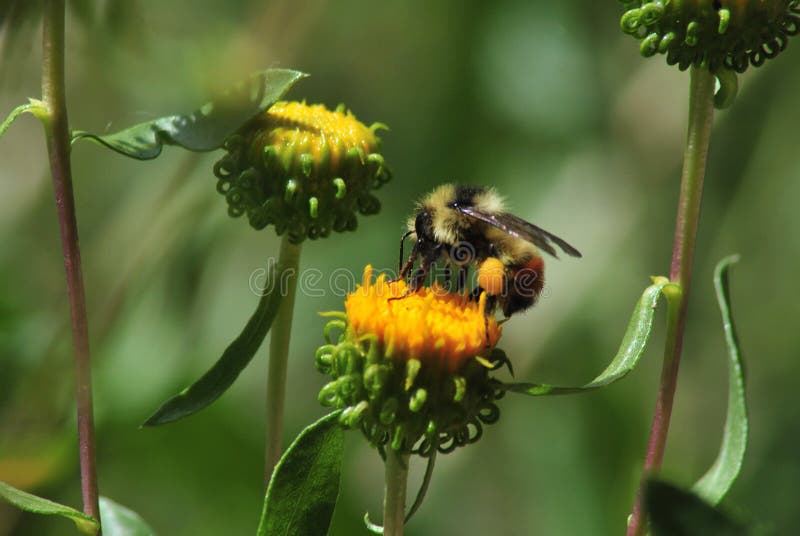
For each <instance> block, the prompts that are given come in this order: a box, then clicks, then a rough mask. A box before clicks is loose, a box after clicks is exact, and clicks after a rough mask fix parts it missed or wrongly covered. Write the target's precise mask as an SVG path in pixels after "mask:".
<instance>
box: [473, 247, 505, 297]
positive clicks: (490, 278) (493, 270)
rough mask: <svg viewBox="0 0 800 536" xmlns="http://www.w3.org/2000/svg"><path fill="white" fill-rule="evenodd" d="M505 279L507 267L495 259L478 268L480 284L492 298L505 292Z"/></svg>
mask: <svg viewBox="0 0 800 536" xmlns="http://www.w3.org/2000/svg"><path fill="white" fill-rule="evenodd" d="M505 277H506V267H505V266H503V263H502V262H500V259H497V258H495V257H489V258H488V259H486V260H485V261H483V263H481V265H480V267H479V268H478V284H479V285H480V286H481V288H482V289H484V290H485V291H486V293H487V294H488V295H490V296H497V295H498V294H501V293H502V292H503V287H504V286H505Z"/></svg>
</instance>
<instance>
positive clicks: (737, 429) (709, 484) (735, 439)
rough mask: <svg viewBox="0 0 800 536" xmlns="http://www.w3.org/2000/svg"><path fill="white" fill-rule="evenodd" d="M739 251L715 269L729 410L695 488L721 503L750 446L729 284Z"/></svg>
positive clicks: (741, 369)
mask: <svg viewBox="0 0 800 536" xmlns="http://www.w3.org/2000/svg"><path fill="white" fill-rule="evenodd" d="M738 260H739V257H738V255H733V256H730V257H727V258H725V259H722V260H721V261H720V262H719V264H717V267H716V268H715V269H714V288H715V289H716V292H717V302H718V303H719V308H720V311H721V312H722V326H723V328H724V330H725V343H726V345H727V347H728V414H727V417H726V418H725V428H724V431H723V434H722V445H721V446H720V449H719V454H718V455H717V459H716V460H715V461H714V464H713V465H712V466H711V468H710V469H709V470H708V472H706V474H705V475H703V477H702V478H701V479H700V480H698V481H697V483H696V484H695V485H694V487H693V488H692V491H694V492H695V493H697V494H698V495H699V496H701V497H702V498H704V499H705V500H706V501H708V502H710V503H711V504H718V503H719V502H720V501H721V500H722V498H723V497H724V496H725V494H726V493H727V492H728V490H729V489H730V487H731V486H732V485H733V482H734V481H735V480H736V477H737V476H738V475H739V469H740V468H741V467H742V462H743V461H744V453H745V450H746V449H747V430H748V420H747V403H746V398H745V386H744V380H745V379H744V362H743V360H742V355H741V353H740V352H739V338H738V336H737V334H736V326H735V325H734V323H733V313H732V312H731V299H730V291H729V286H728V269H729V268H730V266H731V264H733V263H735V262H738Z"/></svg>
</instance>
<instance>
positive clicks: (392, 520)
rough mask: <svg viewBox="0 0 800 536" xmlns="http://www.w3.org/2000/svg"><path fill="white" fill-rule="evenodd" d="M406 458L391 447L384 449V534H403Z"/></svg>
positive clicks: (389, 535) (406, 475) (394, 535)
mask: <svg viewBox="0 0 800 536" xmlns="http://www.w3.org/2000/svg"><path fill="white" fill-rule="evenodd" d="M408 460H409V457H408V455H404V454H400V453H398V452H396V451H395V450H394V449H392V448H391V447H390V448H388V449H386V468H385V479H386V487H385V491H384V496H383V534H384V536H402V534H403V523H404V522H405V509H406V508H405V507H406V485H407V481H408Z"/></svg>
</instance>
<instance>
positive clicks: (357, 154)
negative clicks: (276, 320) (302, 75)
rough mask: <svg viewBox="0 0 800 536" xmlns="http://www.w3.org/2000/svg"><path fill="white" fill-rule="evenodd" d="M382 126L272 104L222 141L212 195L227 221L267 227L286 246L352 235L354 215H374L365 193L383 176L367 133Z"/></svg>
mask: <svg viewBox="0 0 800 536" xmlns="http://www.w3.org/2000/svg"><path fill="white" fill-rule="evenodd" d="M382 126H383V125H381V124H380V123H375V124H373V125H372V126H370V127H367V126H366V125H364V124H363V123H361V122H359V121H358V120H357V119H356V118H355V116H354V115H353V114H352V112H350V111H347V110H345V109H344V106H340V107H339V108H337V109H336V110H335V111H330V110H328V109H327V108H325V106H323V105H321V104H317V105H307V104H305V103H300V102H278V103H275V104H274V105H272V107H270V108H269V109H268V110H267V111H266V112H264V113H263V114H261V115H260V116H258V117H256V118H255V119H253V120H252V121H251V122H250V123H248V124H247V125H246V126H245V127H244V128H243V129H242V130H241V131H240V132H238V133H237V134H235V135H233V136H231V137H229V138H228V139H227V140H226V142H225V145H224V149H225V150H226V151H227V154H226V155H225V156H224V157H223V158H222V159H221V160H219V162H217V164H216V165H215V166H214V174H215V175H216V176H217V178H218V179H219V181H218V182H217V190H218V191H219V192H220V193H221V194H223V195H224V196H225V199H226V200H227V202H228V213H229V214H230V215H231V216H233V217H239V216H241V215H242V214H247V218H248V219H249V220H250V225H252V226H253V227H254V228H256V229H263V228H264V227H266V226H267V225H274V226H275V230H276V232H277V233H278V234H279V235H282V234H283V233H284V232H286V233H288V236H289V239H290V241H291V242H293V243H300V242H302V241H303V240H304V239H305V238H306V237H308V238H312V239H314V238H319V237H326V236H328V235H329V234H330V233H331V231H338V232H341V231H352V230H354V229H355V228H356V226H357V221H356V213H358V212H360V213H361V214H375V213H376V212H378V210H380V202H379V201H378V199H377V198H376V197H375V196H374V195H372V193H371V192H372V190H374V189H376V188H379V187H380V186H381V185H383V184H384V183H385V182H386V181H388V180H389V179H390V178H391V174H390V172H389V170H388V168H387V167H386V166H385V165H384V161H383V157H382V156H381V154H380V153H379V152H378V149H379V145H380V140H379V138H378V137H377V136H376V135H375V131H376V130H377V129H378V128H380V127H382Z"/></svg>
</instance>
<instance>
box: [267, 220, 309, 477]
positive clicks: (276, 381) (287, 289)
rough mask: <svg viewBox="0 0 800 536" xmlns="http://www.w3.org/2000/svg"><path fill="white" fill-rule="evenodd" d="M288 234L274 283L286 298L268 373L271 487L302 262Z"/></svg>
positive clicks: (277, 320) (277, 456) (275, 330)
mask: <svg viewBox="0 0 800 536" xmlns="http://www.w3.org/2000/svg"><path fill="white" fill-rule="evenodd" d="M288 236H289V235H288V233H286V234H284V235H283V238H282V239H281V249H280V257H279V258H278V266H277V270H276V271H275V281H274V282H273V284H275V285H279V287H278V288H277V289H275V291H276V292H281V293H282V294H283V298H282V300H281V304H280V308H279V309H278V316H277V317H276V318H275V323H274V324H273V325H272V330H271V331H272V335H271V336H270V341H269V370H268V371H267V416H266V434H267V437H266V448H265V456H264V457H265V470H264V478H265V481H266V484H267V487H269V480H270V478H272V471H273V469H275V465H276V464H277V463H278V460H279V459H280V457H281V441H282V433H281V432H282V430H283V402H284V398H285V394H286V369H287V366H288V361H289V340H290V338H291V334H292V314H293V311H294V298H295V294H296V293H297V279H298V277H299V274H298V273H297V269H298V266H299V262H300V250H301V246H300V245H299V244H292V243H291V242H289V238H288Z"/></svg>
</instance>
